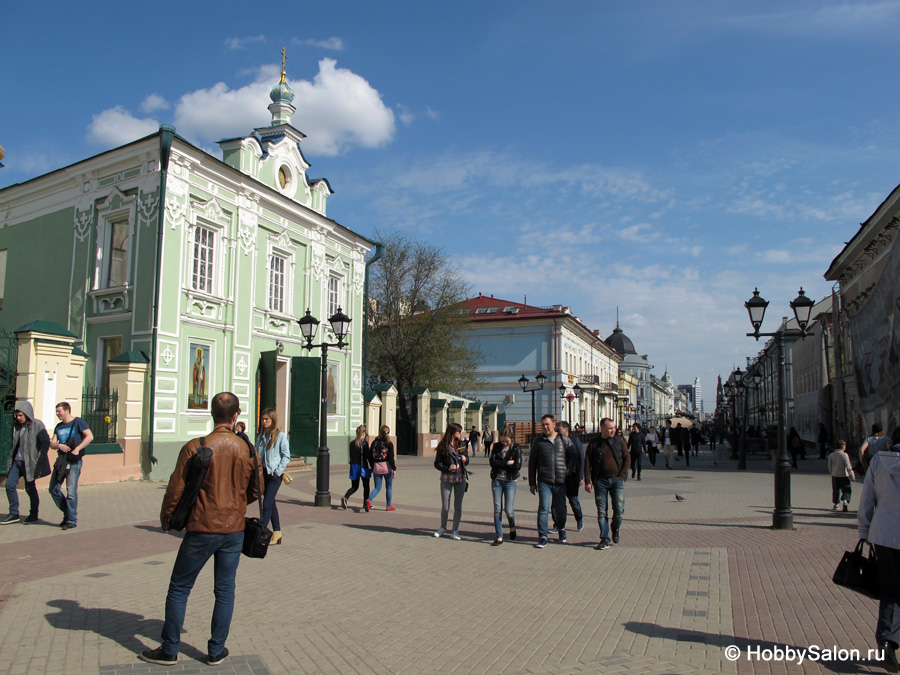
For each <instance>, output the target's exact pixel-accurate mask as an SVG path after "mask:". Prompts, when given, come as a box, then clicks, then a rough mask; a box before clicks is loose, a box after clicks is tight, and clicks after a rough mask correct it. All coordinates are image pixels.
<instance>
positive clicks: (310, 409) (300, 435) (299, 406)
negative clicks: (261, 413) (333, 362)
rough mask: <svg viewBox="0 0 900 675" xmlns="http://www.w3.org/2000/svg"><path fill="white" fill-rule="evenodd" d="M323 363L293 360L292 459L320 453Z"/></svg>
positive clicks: (312, 359) (300, 358)
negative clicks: (320, 392) (320, 389)
mask: <svg viewBox="0 0 900 675" xmlns="http://www.w3.org/2000/svg"><path fill="white" fill-rule="evenodd" d="M321 380H322V360H321V359H320V358H317V357H314V356H294V357H292V358H291V432H290V442H291V457H315V455H316V452H317V451H318V450H319V409H320V406H321V403H322V402H321V399H320V398H319V386H320V383H321Z"/></svg>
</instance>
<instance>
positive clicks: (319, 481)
mask: <svg viewBox="0 0 900 675" xmlns="http://www.w3.org/2000/svg"><path fill="white" fill-rule="evenodd" d="M350 321H351V319H350V317H349V316H347V315H346V314H344V313H343V311H341V308H340V307H338V310H337V312H335V313H334V315H333V316H332V317H331V318H330V319H328V323H329V324H331V330H332V331H333V332H334V336H335V337H336V338H337V342H335V343H328V342H325V341H324V340H323V341H322V342H321V343H320V344H317V345H314V344H313V340H314V339H315V337H316V331H317V330H318V328H319V320H318V319H317V318H316V317H314V316H313V315H312V314H310V313H309V309H307V310H306V316H304V317H302V318H300V319H298V320H297V323H299V324H300V333H301V335H303V338H304V339H305V340H306V344H305V345H303V348H304V349H306V350H310V349H312V348H313V347H319V348H321V350H322V382H321V383H320V386H319V398H320V406H319V449H318V451H317V452H316V499H315V505H316V506H331V492H330V491H329V487H330V486H329V480H328V471H329V469H330V464H331V455H330V453H329V450H328V389H327V386H328V385H327V382H328V379H327V378H328V348H329V347H337V348H338V349H343V348H344V347H345V346H346V345H345V344H344V338H345V337H347V335H349V334H350Z"/></svg>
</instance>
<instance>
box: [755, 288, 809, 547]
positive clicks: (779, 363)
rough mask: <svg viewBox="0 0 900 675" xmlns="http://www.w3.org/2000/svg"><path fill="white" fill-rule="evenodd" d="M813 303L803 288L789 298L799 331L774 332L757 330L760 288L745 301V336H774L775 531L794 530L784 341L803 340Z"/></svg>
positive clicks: (763, 309)
mask: <svg viewBox="0 0 900 675" xmlns="http://www.w3.org/2000/svg"><path fill="white" fill-rule="evenodd" d="M814 304H815V303H814V302H813V301H812V300H810V299H809V298H807V297H806V295H805V293H804V292H803V289H802V288H801V289H800V294H799V295H798V296H797V297H796V298H794V300H792V301H791V303H790V305H791V309H792V310H794V318H795V319H796V320H797V325H798V326H799V327H800V330H798V331H797V330H787V329H786V328H785V327H784V326H782V327H781V328H779V329H778V330H777V331H775V332H774V333H760V332H759V327H760V326H761V325H762V322H763V318H764V317H765V315H766V308H767V307H768V306H769V303H768V302H767V301H766V300H764V299H763V298H761V297H760V296H759V289H754V291H753V297H751V298H750V299H749V300H748V301H747V302H745V303H744V307H746V308H747V313H748V314H749V315H750V323H751V324H752V326H753V332H752V333H747V337H752V338H755V339H756V340H759V338H761V337H771V338H775V349H776V352H775V363H776V367H777V369H778V371H777V373H776V376H777V388H778V457H777V459H776V460H775V511H774V512H773V514H772V528H773V529H776V530H793V529H794V513H793V511H791V459H790V457H788V452H787V439H786V435H785V432H786V429H785V427H786V426H787V398H786V397H785V392H784V343H785V339H786V338H793V339H794V340H796V339H798V338H799V339H805V338H806V335H807V333H806V327H807V326H808V325H809V317H810V314H812V308H813V305H814Z"/></svg>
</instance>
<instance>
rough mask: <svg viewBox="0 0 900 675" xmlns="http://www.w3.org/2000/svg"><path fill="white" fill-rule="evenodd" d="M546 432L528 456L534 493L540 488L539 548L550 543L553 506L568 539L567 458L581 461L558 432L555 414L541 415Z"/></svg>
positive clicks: (562, 533)
mask: <svg viewBox="0 0 900 675" xmlns="http://www.w3.org/2000/svg"><path fill="white" fill-rule="evenodd" d="M541 428H542V429H543V430H544V433H543V434H540V435H538V436H536V437H535V439H534V441H533V442H532V444H531V455H530V456H529V459H528V487H529V488H530V489H531V494H534V493H535V492H539V502H538V514H537V527H538V543H537V548H544V546H546V545H547V516H548V515H549V512H550V509H551V508H552V509H553V521H554V522H555V523H556V526H557V528H558V529H559V541H560V542H561V543H563V544H565V543H566V542H567V541H568V540H567V539H566V473H567V468H566V464H567V461H566V460H567V459H568V460H569V461H568V463H569V464H570V465H571V463H572V462H577V458H575V457H573V455H575V446H574V445H572V441H571V440H570V439H569V438H568V437H567V436H563V435H562V434H558V433H556V419H555V418H554V417H553V415H544V416H543V417H542V418H541Z"/></svg>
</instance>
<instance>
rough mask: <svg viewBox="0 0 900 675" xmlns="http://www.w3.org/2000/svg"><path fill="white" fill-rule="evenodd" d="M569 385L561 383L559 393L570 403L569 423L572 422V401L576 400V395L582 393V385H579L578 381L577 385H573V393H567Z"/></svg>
mask: <svg viewBox="0 0 900 675" xmlns="http://www.w3.org/2000/svg"><path fill="white" fill-rule="evenodd" d="M566 391H567V387H566V385H565V384H561V385H559V395H560V398H562V399H563V400H564V401H568V403H569V424H570V425H571V424H572V401H574V400H575V397H576V396H578V394H580V393H581V387H579V386H578V383H577V382H576V383H575V386H574V387H572V393H571V394H567V393H566Z"/></svg>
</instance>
